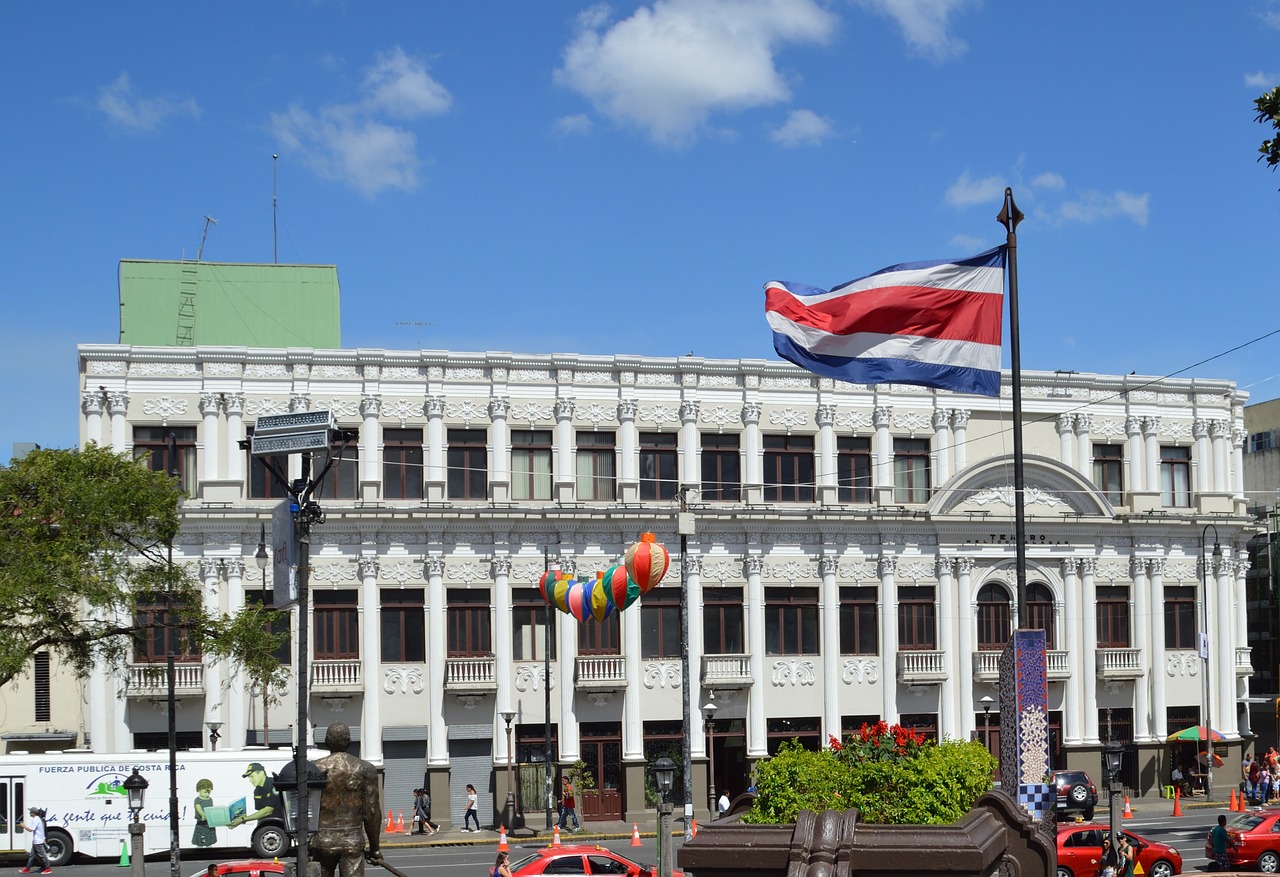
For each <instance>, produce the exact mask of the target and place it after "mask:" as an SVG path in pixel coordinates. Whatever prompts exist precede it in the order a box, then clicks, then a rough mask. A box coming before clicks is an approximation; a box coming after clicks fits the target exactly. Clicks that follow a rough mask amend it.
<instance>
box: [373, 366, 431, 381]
mask: <svg viewBox="0 0 1280 877" xmlns="http://www.w3.org/2000/svg"><path fill="white" fill-rule="evenodd" d="M381 380H384V381H418V380H422V369H420V368H418V367H416V366H404V365H384V366H383V367H382V377H381Z"/></svg>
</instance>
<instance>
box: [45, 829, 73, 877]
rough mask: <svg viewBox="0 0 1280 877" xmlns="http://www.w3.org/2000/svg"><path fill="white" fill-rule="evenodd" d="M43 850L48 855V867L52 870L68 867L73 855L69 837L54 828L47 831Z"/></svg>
mask: <svg viewBox="0 0 1280 877" xmlns="http://www.w3.org/2000/svg"><path fill="white" fill-rule="evenodd" d="M45 849H46V850H47V851H48V853H49V865H50V866H51V867H54V868H61V867H62V866H63V865H69V864H70V863H71V857H72V856H73V855H75V848H74V847H73V846H71V835H69V834H67V833H66V832H65V831H58V830H57V829H56V828H51V829H49V831H48V834H47V835H46V837H45Z"/></svg>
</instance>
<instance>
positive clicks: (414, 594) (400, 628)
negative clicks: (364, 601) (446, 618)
mask: <svg viewBox="0 0 1280 877" xmlns="http://www.w3.org/2000/svg"><path fill="white" fill-rule="evenodd" d="M423 593H424V592H423V589H422V588H384V589H383V590H382V592H381V594H380V597H379V601H380V603H381V604H382V605H381V607H380V611H379V613H378V620H379V622H380V623H381V625H382V660H383V662H386V663H422V662H424V661H426V660H427V621H426V615H425V613H424V612H423V609H422V604H423V599H422V598H423Z"/></svg>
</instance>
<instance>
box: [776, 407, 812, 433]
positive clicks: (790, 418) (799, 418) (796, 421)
mask: <svg viewBox="0 0 1280 877" xmlns="http://www.w3.org/2000/svg"><path fill="white" fill-rule="evenodd" d="M769 422H770V423H771V424H773V425H774V426H781V427H783V428H785V429H786V431H787V432H788V433H790V432H791V430H793V429H794V428H796V427H797V426H804V425H805V424H807V423H808V422H809V415H808V413H807V412H805V411H798V410H796V409H795V408H782V409H775V410H773V411H770V412H769Z"/></svg>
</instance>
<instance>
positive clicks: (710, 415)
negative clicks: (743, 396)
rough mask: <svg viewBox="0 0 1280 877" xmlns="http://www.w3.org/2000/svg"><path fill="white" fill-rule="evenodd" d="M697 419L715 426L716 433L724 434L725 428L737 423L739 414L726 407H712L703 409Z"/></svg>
mask: <svg viewBox="0 0 1280 877" xmlns="http://www.w3.org/2000/svg"><path fill="white" fill-rule="evenodd" d="M698 417H699V419H700V420H701V421H702V422H703V423H710V424H712V425H713V426H715V428H716V432H724V428H725V427H726V426H728V425H729V424H731V423H737V422H738V420H739V418H740V417H741V414H740V412H739V411H735V410H734V409H732V408H730V407H728V406H727V405H712V406H709V407H707V408H703V409H702V410H701V411H700V412H699V414H698Z"/></svg>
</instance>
